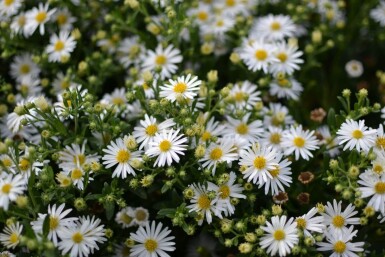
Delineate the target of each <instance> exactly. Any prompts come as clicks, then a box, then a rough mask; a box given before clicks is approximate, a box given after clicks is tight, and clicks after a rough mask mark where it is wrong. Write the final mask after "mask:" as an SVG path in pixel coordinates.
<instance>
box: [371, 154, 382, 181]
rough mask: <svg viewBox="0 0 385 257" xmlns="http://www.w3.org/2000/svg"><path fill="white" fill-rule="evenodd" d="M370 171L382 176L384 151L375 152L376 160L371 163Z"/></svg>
mask: <svg viewBox="0 0 385 257" xmlns="http://www.w3.org/2000/svg"><path fill="white" fill-rule="evenodd" d="M371 164H372V168H371V171H372V172H374V173H376V174H377V175H382V174H384V171H385V151H377V152H376V159H374V160H373V161H372V163H371Z"/></svg>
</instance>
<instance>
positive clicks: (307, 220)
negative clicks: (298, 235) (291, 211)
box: [296, 207, 325, 238]
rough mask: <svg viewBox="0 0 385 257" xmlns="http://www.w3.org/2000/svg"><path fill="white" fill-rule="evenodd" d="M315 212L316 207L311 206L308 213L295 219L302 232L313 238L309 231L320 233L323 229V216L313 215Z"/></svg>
mask: <svg viewBox="0 0 385 257" xmlns="http://www.w3.org/2000/svg"><path fill="white" fill-rule="evenodd" d="M317 212H318V211H317V208H315V207H313V208H311V210H310V211H308V213H306V214H304V215H302V216H301V217H298V218H297V219H296V222H297V228H299V229H301V230H303V233H304V234H305V236H307V237H311V238H313V236H312V234H311V232H316V233H322V232H323V231H324V228H325V225H324V224H323V221H324V218H323V217H322V216H316V217H314V215H316V214H317Z"/></svg>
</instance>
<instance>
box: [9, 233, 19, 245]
mask: <svg viewBox="0 0 385 257" xmlns="http://www.w3.org/2000/svg"><path fill="white" fill-rule="evenodd" d="M9 241H10V242H11V243H12V244H16V243H18V242H19V235H18V234H16V233H15V232H13V233H12V234H11V235H10V236H9Z"/></svg>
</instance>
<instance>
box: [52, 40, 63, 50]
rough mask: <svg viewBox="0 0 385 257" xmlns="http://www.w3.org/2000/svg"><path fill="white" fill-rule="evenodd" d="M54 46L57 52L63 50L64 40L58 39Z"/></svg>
mask: <svg viewBox="0 0 385 257" xmlns="http://www.w3.org/2000/svg"><path fill="white" fill-rule="evenodd" d="M53 48H54V50H55V51H56V52H59V51H61V50H63V49H64V42H63V41H61V40H58V41H57V42H56V43H55V45H54V47H53Z"/></svg>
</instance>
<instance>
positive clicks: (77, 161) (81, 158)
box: [73, 153, 86, 166]
mask: <svg viewBox="0 0 385 257" xmlns="http://www.w3.org/2000/svg"><path fill="white" fill-rule="evenodd" d="M85 161H86V156H85V155H84V154H82V153H81V154H78V155H76V156H74V160H73V162H74V163H75V164H79V165H80V166H81V165H83V164H84V162H85Z"/></svg>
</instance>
